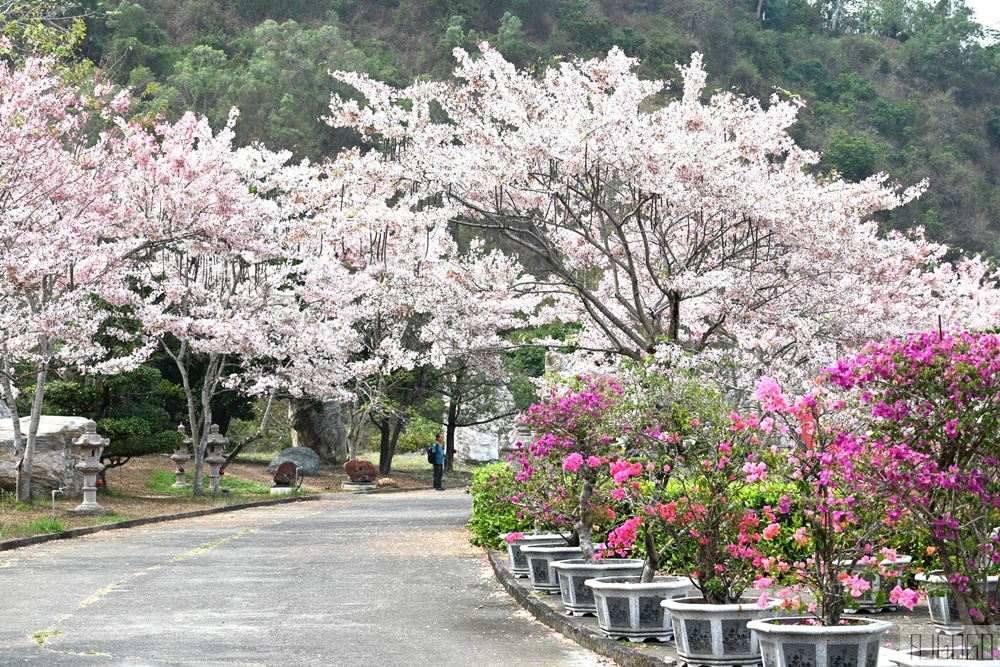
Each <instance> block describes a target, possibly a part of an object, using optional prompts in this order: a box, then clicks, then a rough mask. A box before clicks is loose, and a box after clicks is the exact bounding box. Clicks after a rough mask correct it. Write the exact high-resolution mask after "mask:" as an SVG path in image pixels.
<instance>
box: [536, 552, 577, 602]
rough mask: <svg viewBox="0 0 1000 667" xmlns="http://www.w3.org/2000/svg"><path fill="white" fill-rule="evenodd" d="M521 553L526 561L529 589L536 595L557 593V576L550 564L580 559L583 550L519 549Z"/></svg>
mask: <svg viewBox="0 0 1000 667" xmlns="http://www.w3.org/2000/svg"><path fill="white" fill-rule="evenodd" d="M521 553H523V554H524V557H525V558H526V559H527V560H528V578H529V579H530V580H531V587H532V588H533V589H534V590H535V591H536V592H538V593H558V592H559V575H558V573H557V572H556V570H555V568H553V567H552V563H554V562H556V561H560V560H569V559H571V558H581V557H582V556H583V549H581V548H580V547H566V546H549V547H544V546H530V547H521Z"/></svg>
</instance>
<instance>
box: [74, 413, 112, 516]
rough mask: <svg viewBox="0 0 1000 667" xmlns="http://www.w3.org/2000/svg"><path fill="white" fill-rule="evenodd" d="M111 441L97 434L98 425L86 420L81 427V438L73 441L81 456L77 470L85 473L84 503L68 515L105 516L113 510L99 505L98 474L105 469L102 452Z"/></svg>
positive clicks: (75, 449) (75, 450)
mask: <svg viewBox="0 0 1000 667" xmlns="http://www.w3.org/2000/svg"><path fill="white" fill-rule="evenodd" d="M110 442H111V441H110V440H108V439H107V438H102V437H101V436H99V435H98V434H97V424H96V423H95V422H94V421H93V420H90V419H88V420H86V421H84V422H83V424H82V425H81V427H80V436H79V437H78V438H76V439H75V440H73V451H74V452H76V453H77V454H78V455H79V456H80V462H79V463H77V464H76V469H77V470H79V471H80V472H82V473H83V502H82V503H81V504H80V505H79V506H78V507H76V508H74V509H71V510H67V514H83V515H103V514H111V510H108V509H105V508H104V507H101V506H100V505H98V504H97V474H98V473H99V472H101V470H103V469H104V464H102V463H101V452H103V451H104V448H105V447H107V446H108V444H109V443H110Z"/></svg>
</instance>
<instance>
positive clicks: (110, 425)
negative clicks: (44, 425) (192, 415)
mask: <svg viewBox="0 0 1000 667" xmlns="http://www.w3.org/2000/svg"><path fill="white" fill-rule="evenodd" d="M44 410H45V412H46V414H52V415H66V416H78V417H86V418H88V419H93V420H94V421H95V422H97V431H98V433H100V434H101V435H103V436H105V437H107V438H109V439H110V441H111V442H110V444H109V446H108V447H107V448H106V449H105V450H104V453H103V454H102V457H101V460H102V461H103V462H104V463H105V465H106V466H107V467H109V468H114V467H116V466H120V465H124V464H125V463H126V462H127V461H128V459H129V458H131V457H133V456H143V455H146V454H156V453H166V452H169V451H171V450H172V449H174V448H175V447H176V446H177V444H178V443H179V442H180V437H181V436H180V434H179V433H178V432H177V430H176V427H177V424H178V423H180V422H182V421H183V420H184V415H185V408H184V397H183V389H182V388H181V387H180V386H178V385H176V384H173V383H171V382H169V381H167V380H164V379H163V378H162V376H161V375H160V372H159V370H157V369H156V368H155V367H153V366H151V365H143V366H140V367H138V368H137V369H135V370H133V371H130V372H128V373H121V374H119V375H113V376H105V375H102V376H96V377H84V378H73V377H72V376H70V378H69V379H66V380H54V381H49V382H47V383H46V385H45V405H44Z"/></svg>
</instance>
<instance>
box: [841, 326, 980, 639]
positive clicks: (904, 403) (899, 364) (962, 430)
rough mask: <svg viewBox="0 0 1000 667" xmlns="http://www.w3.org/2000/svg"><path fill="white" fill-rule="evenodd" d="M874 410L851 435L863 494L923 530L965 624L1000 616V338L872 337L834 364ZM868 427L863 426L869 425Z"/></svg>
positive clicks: (847, 442)
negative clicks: (998, 588) (996, 584)
mask: <svg viewBox="0 0 1000 667" xmlns="http://www.w3.org/2000/svg"><path fill="white" fill-rule="evenodd" d="M826 377H827V378H828V380H829V382H830V383H832V384H834V385H836V386H837V387H839V388H841V389H843V390H848V391H849V392H850V393H851V394H852V395H853V397H854V398H855V399H856V401H857V402H858V403H859V405H860V408H861V410H862V412H863V415H864V417H865V421H866V424H867V429H866V432H865V433H864V435H863V436H858V437H844V438H843V439H842V450H843V452H844V458H845V460H846V461H849V462H850V463H851V467H850V468H849V470H848V472H849V475H850V480H851V483H852V484H854V485H855V486H856V487H857V489H858V492H859V494H869V495H871V496H875V497H879V498H881V499H882V500H883V502H884V504H885V507H886V516H885V517H884V518H885V519H886V520H888V521H889V522H892V523H895V522H898V521H900V520H903V519H904V518H905V520H906V522H907V525H908V526H912V527H915V528H916V529H918V530H921V531H922V532H923V533H924V534H925V536H926V537H927V539H928V540H929V541H930V543H931V544H932V545H933V548H934V551H935V553H936V555H937V556H938V558H939V560H940V565H941V569H942V570H943V571H944V575H945V577H946V578H947V580H948V587H949V589H950V594H951V595H952V597H953V599H954V601H955V604H956V606H957V608H958V611H959V615H960V617H961V620H962V622H963V624H965V625H987V626H989V625H993V624H994V623H995V622H996V621H997V619H998V614H997V612H998V605H997V600H996V599H995V598H994V596H995V592H993V591H990V590H989V588H988V587H987V585H986V580H987V577H988V576H991V575H997V574H1000V532H998V530H997V527H998V526H1000V466H998V459H1000V445H998V442H997V429H998V426H1000V397H998V393H997V392H998V382H1000V338H998V337H997V336H996V335H993V334H976V333H968V332H961V333H951V334H948V335H943V334H942V333H941V332H929V333H915V334H911V335H910V336H908V337H906V338H904V339H899V340H891V341H888V342H886V343H872V344H870V345H868V346H866V347H865V348H864V350H863V351H862V352H861V353H860V354H858V355H857V356H854V357H850V358H847V359H842V360H841V361H839V362H838V363H837V364H836V365H835V366H834V367H833V368H830V369H828V370H827V372H826ZM859 432H860V431H859Z"/></svg>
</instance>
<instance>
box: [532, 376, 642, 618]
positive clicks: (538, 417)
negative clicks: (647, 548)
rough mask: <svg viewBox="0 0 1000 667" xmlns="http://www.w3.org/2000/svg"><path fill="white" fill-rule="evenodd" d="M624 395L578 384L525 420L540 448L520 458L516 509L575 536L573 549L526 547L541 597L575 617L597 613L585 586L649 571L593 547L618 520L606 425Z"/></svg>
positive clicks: (604, 382)
mask: <svg viewBox="0 0 1000 667" xmlns="http://www.w3.org/2000/svg"><path fill="white" fill-rule="evenodd" d="M621 393H622V392H621V387H620V386H619V385H618V383H617V382H616V381H615V380H613V379H611V378H606V377H599V378H587V377H578V378H575V379H574V380H572V381H570V382H569V383H567V384H565V385H557V386H555V387H553V388H552V390H551V392H550V393H549V396H548V397H547V399H546V400H545V401H543V402H540V403H537V404H535V405H532V406H531V407H530V408H529V410H528V413H527V415H526V416H525V417H524V419H523V422H524V423H525V424H526V425H527V426H528V427H530V428H531V430H532V431H533V432H534V433H535V438H534V440H533V441H532V442H531V443H529V444H528V445H527V446H526V447H525V446H522V447H520V448H518V449H517V450H515V452H514V454H513V462H514V465H515V467H516V469H517V476H516V479H517V481H518V482H520V483H521V484H522V485H523V492H522V493H520V494H517V495H515V497H514V499H513V500H514V502H515V503H518V504H519V505H520V506H521V507H522V511H524V512H526V513H529V514H530V515H532V516H533V517H534V518H535V520H536V522H545V523H548V524H549V525H552V526H555V527H556V529H557V530H561V529H564V528H570V531H569V532H570V541H569V545H570V546H564V547H555V546H529V547H522V549H521V551H522V553H523V554H524V555H525V556H526V558H527V560H528V565H529V576H530V577H531V582H532V586H533V587H534V589H535V590H536V591H539V592H553V593H554V592H556V591H559V592H560V593H561V594H562V600H563V605H564V606H565V607H566V610H567V611H568V612H569V613H571V614H574V615H578V614H593V613H596V609H595V607H594V598H593V593H592V592H591V589H589V588H587V587H586V586H585V585H584V582H585V581H586V580H587V579H592V578H595V577H599V576H603V575H605V574H611V573H616V574H622V575H628V574H633V573H635V574H638V573H639V572H641V570H642V561H639V560H634V559H615V558H611V559H608V558H602V557H601V556H602V555H603V554H602V553H601V552H600V551H599V550H598V549H597V548H596V546H595V544H594V530H595V528H594V527H595V525H596V526H600V525H601V524H606V523H607V522H608V521H609V520H610V519H611V518H613V516H614V514H613V510H612V509H611V507H610V504H609V497H608V496H607V494H606V490H607V482H608V480H609V478H610V474H609V471H608V454H609V453H611V452H613V451H614V450H615V449H616V448H617V447H618V444H617V442H616V439H615V437H614V435H613V433H611V432H609V431H608V429H607V425H606V422H605V419H604V417H605V415H607V414H608V413H610V412H611V410H612V409H613V408H614V406H615V404H616V403H617V401H618V400H619V398H620V397H621Z"/></svg>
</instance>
